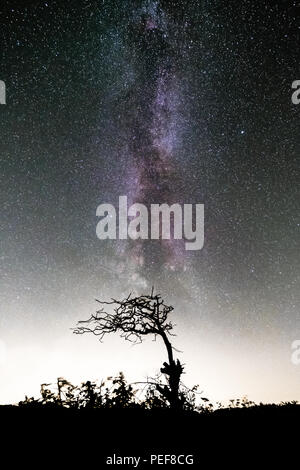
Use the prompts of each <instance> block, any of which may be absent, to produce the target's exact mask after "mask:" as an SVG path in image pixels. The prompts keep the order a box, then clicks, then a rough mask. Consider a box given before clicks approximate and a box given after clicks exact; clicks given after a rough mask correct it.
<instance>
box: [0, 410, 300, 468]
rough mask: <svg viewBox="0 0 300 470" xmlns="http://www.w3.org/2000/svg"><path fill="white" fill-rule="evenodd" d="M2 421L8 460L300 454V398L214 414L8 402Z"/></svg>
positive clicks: (41, 462)
mask: <svg viewBox="0 0 300 470" xmlns="http://www.w3.org/2000/svg"><path fill="white" fill-rule="evenodd" d="M0 422H1V429H2V433H3V436H2V438H1V444H0V445H1V460H2V463H3V462H4V461H5V460H6V458H7V459H8V462H9V463H10V465H5V466H4V467H3V468H10V467H14V468H22V469H23V468H25V467H27V468H30V469H32V468H40V469H43V468H46V467H48V466H49V465H51V467H52V466H53V468H55V469H59V470H61V469H63V468H65V467H67V468H71V467H74V466H76V468H80V467H83V468H89V467H91V466H93V468H96V469H97V468H116V467H117V468H122V467H123V468H134V467H132V466H130V465H115V466H113V465H110V466H108V465H106V459H107V457H108V456H113V454H116V455H118V456H123V457H124V456H136V457H138V456H141V458H142V459H148V463H145V462H141V463H140V465H139V466H138V468H149V467H150V464H149V459H150V455H151V454H163V455H166V454H174V455H180V454H186V455H187V454H193V455H194V464H193V465H192V464H191V465H187V464H184V465H180V466H179V465H178V466H179V467H185V468H203V469H204V468H205V469H207V468H215V466H216V465H218V468H223V467H225V465H226V467H227V466H229V468H230V467H234V468H240V469H244V468H249V467H250V468H261V467H262V465H264V466H266V468H270V467H271V466H273V465H275V464H276V467H277V468H283V469H284V470H285V469H287V468H289V467H290V466H292V465H293V466H294V465H295V464H297V463H298V460H297V457H299V438H298V435H299V427H300V405H285V406H281V407H278V406H275V405H266V406H259V407H254V408H247V409H230V410H228V409H224V410H219V411H217V412H215V413H213V414H211V415H199V414H196V413H174V412H170V411H169V410H152V411H145V410H132V409H121V410H116V409H110V410H103V409H99V410H97V409H96V410H95V409H94V410H87V409H85V410H84V409H83V410H69V409H57V408H55V409H51V408H46V407H43V408H30V407H27V408H18V407H9V406H8V407H5V406H2V407H0ZM156 466H157V464H152V465H151V467H156ZM169 466H170V464H168V465H167V467H169ZM160 467H162V468H163V467H164V465H160ZM172 467H175V465H172Z"/></svg>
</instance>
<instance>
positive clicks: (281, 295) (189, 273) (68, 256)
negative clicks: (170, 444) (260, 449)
mask: <svg viewBox="0 0 300 470" xmlns="http://www.w3.org/2000/svg"><path fill="white" fill-rule="evenodd" d="M299 14H300V3H299V2H292V1H286V2H279V1H269V2H266V1H261V2H254V1H245V0H242V1H235V0H233V1H222V0H214V1H213V0H212V1H196V0H190V1H186V2H184V1H180V0H173V1H172V0H158V1H153V0H149V1H142V0H139V1H134V0H131V1H129V0H119V1H116V0H115V1H114V0H98V1H63V2H61V1H60V2H58V1H51V0H49V1H48V2H41V1H35V2H33V1H28V2H23V4H22V3H20V2H19V5H18V2H15V1H10V2H7V1H3V2H1V6H0V53H1V62H0V64H1V67H0V79H1V80H4V81H5V83H6V90H7V97H6V101H7V104H6V105H1V106H0V136H1V139H0V159H1V173H0V178H1V239H0V243H1V245H0V246H1V252H0V259H1V264H0V275H1V281H0V296H1V297H0V298H1V304H0V305H1V307H0V308H1V311H0V312H1V313H0V371H1V372H0V402H1V403H4V402H12V401H16V400H19V399H21V398H22V397H23V396H24V394H25V393H27V394H29V395H30V394H33V393H34V394H37V393H38V390H39V384H40V383H43V382H47V383H48V382H51V381H54V380H55V378H56V377H58V376H65V377H66V378H68V379H69V380H71V381H74V382H75V383H79V382H81V381H82V380H85V379H92V380H93V379H97V378H99V379H100V378H104V377H106V376H107V375H112V374H114V373H117V372H118V371H119V370H123V371H124V372H125V375H126V376H128V378H129V379H130V380H143V379H144V378H145V377H146V376H147V375H154V373H155V371H157V370H158V369H159V366H160V364H161V362H162V360H163V359H164V356H163V354H164V350H163V346H162V345H160V344H156V343H153V342H151V341H150V340H149V341H146V343H145V344H144V345H139V346H135V347H131V346H130V345H128V344H126V343H124V342H123V341H122V340H121V339H119V338H118V337H115V338H113V337H111V338H106V340H105V342H104V344H99V343H98V342H97V340H96V338H93V337H86V336H82V337H77V336H74V335H72V332H71V330H70V328H71V327H73V326H75V324H76V321H77V320H79V319H84V318H86V317H88V316H89V314H90V313H92V312H93V311H94V310H95V309H96V308H97V305H96V303H95V302H94V299H95V298H100V299H104V300H107V299H109V298H110V297H118V298H119V297H124V296H125V295H127V294H128V293H129V292H136V293H141V292H143V293H147V292H150V291H151V287H152V286H154V288H155V290H156V291H158V292H160V293H161V294H162V296H163V297H164V298H165V299H166V301H167V302H170V303H171V304H172V305H173V306H174V307H175V311H174V314H172V315H174V322H175V323H176V324H177V327H176V332H177V338H176V339H175V345H176V346H177V347H178V348H179V349H180V350H182V351H183V353H182V354H180V360H181V361H182V362H184V363H185V364H186V372H187V373H186V376H185V381H186V382H187V383H188V384H194V383H199V385H200V388H201V389H202V390H204V391H205V394H206V395H208V396H209V397H211V398H212V399H218V400H227V399H229V398H235V397H241V396H242V395H248V397H249V398H250V399H254V400H257V401H260V400H262V401H280V400H288V399H289V400H291V399H299V400H300V366H298V367H297V366H295V365H293V364H292V363H291V359H290V357H291V343H292V341H294V340H296V339H300V325H299V290H300V289H299V247H298V237H299V235H298V234H299V223H300V222H299V190H298V187H299V184H298V185H297V183H298V182H299V173H298V168H297V163H298V155H299V149H300V139H299V125H300V115H299V113H300V105H299V106H296V105H293V104H292V102H291V96H292V82H293V81H294V80H297V79H298V80H299V79H300V70H299V50H298V49H299V47H298V45H299V44H300V42H299V39H300V22H299V17H300V16H299ZM297 186H298V187H297ZM120 195H127V196H128V199H129V201H132V202H141V203H144V204H146V205H147V204H151V203H152V202H158V203H163V202H165V203H168V204H171V203H175V202H176V203H180V204H184V203H186V204H187V203H190V204H192V203H193V204H196V203H199V204H200V203H202V204H204V205H205V242H204V248H203V249H202V250H200V251H191V252H188V251H185V250H184V248H183V246H182V244H181V243H180V242H177V241H176V242H175V241H170V242H163V241H150V240H149V241H114V240H106V241H101V240H99V239H98V238H97V237H96V225H97V222H98V218H97V217H96V208H97V206H98V205H99V204H102V203H111V204H114V205H115V206H116V207H117V205H118V198H119V196H120Z"/></svg>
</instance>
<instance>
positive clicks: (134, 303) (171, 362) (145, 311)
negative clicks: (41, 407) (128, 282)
mask: <svg viewBox="0 0 300 470" xmlns="http://www.w3.org/2000/svg"><path fill="white" fill-rule="evenodd" d="M97 302H98V303H99V304H101V308H100V309H99V310H98V311H97V312H96V313H95V314H93V315H92V316H91V317H90V318H89V319H88V320H82V321H79V322H78V326H77V328H74V330H73V331H74V333H75V334H84V333H93V334H94V335H96V336H99V339H100V341H102V340H103V338H104V336H105V335H106V334H108V333H117V332H119V333H120V336H121V337H122V338H125V340H127V341H131V342H133V343H141V342H142V339H143V337H144V336H146V335H154V338H155V339H156V338H157V337H158V336H159V337H161V338H162V340H163V342H164V344H165V347H166V349H167V354H168V362H164V363H163V367H162V368H161V369H160V370H161V372H162V373H163V374H164V375H165V376H166V378H167V385H164V386H162V385H161V384H157V385H156V387H157V390H158V391H159V393H160V394H161V395H162V396H163V397H164V398H166V399H167V401H168V402H169V404H170V407H171V408H177V409H178V408H181V407H182V405H183V403H182V399H181V395H180V389H179V386H180V377H181V375H182V373H183V366H182V364H181V363H180V361H179V360H178V359H177V360H176V361H175V359H174V356H173V350H174V348H173V346H172V344H171V342H170V340H169V336H172V333H171V331H172V330H173V326H174V325H173V324H172V323H171V322H170V321H168V317H169V314H170V313H171V312H172V310H173V307H172V306H169V305H166V304H165V303H164V300H163V299H162V298H161V296H160V295H154V294H153V289H152V292H151V294H150V295H140V296H138V297H131V294H130V295H129V296H128V297H127V298H126V299H124V300H115V299H112V300H111V301H110V302H103V301H100V300H97ZM105 306H112V307H113V309H112V312H111V313H109V312H106V310H105ZM173 336H174V335H173Z"/></svg>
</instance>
